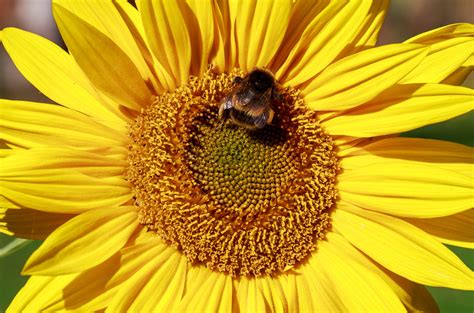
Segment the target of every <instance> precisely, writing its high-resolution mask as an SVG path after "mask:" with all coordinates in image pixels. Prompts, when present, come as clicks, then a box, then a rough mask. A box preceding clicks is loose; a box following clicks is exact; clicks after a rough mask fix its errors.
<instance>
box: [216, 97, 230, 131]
mask: <svg viewBox="0 0 474 313" xmlns="http://www.w3.org/2000/svg"><path fill="white" fill-rule="evenodd" d="M231 108H232V98H231V97H230V96H227V97H226V98H225V99H224V101H223V102H222V103H221V106H220V107H219V119H220V120H222V122H221V123H220V124H219V127H222V125H224V123H225V122H226V121H227V119H229V116H230V109H231Z"/></svg>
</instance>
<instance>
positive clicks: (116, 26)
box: [54, 0, 162, 91]
mask: <svg viewBox="0 0 474 313" xmlns="http://www.w3.org/2000/svg"><path fill="white" fill-rule="evenodd" d="M54 3H55V6H57V7H62V8H64V9H66V10H67V11H69V12H70V13H72V14H74V15H76V16H77V17H78V18H80V19H81V20H83V21H84V22H86V23H88V24H90V25H91V26H92V27H94V28H95V29H97V30H99V31H100V32H101V33H102V34H104V35H106V36H107V37H108V38H110V39H112V41H113V42H114V43H115V44H117V46H119V47H120V49H121V50H122V51H123V52H124V53H125V54H126V55H127V56H128V57H129V59H130V60H131V61H132V62H133V63H134V64H135V66H136V67H137V69H138V71H139V72H140V75H141V77H143V80H145V81H149V82H151V83H152V84H153V86H154V87H155V91H159V90H162V87H161V86H160V85H159V83H158V82H157V79H156V77H155V76H154V75H153V74H152V71H151V68H150V67H149V64H147V63H146V60H145V57H146V55H147V54H148V53H149V52H148V51H147V47H146V46H145V45H143V41H144V38H143V33H142V32H140V31H135V30H137V29H136V28H135V25H137V24H136V23H133V20H131V19H132V18H133V17H132V15H135V14H136V15H137V16H136V18H138V17H139V16H138V11H137V10H136V9H135V8H133V6H132V5H131V4H129V3H127V2H126V1H124V0H118V1H116V2H115V3H114V2H112V1H102V0H88V1H83V0H82V1H81V0H79V1H78V0H54ZM133 11H135V12H133ZM130 22H132V23H130ZM134 28H135V29H134ZM65 41H66V45H68V46H69V42H68V41H67V40H66V38H65ZM72 44H74V43H72ZM142 53H143V54H142Z"/></svg>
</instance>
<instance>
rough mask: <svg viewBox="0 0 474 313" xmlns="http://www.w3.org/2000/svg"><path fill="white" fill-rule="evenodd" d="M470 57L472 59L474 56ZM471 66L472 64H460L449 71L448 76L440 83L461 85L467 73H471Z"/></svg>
mask: <svg viewBox="0 0 474 313" xmlns="http://www.w3.org/2000/svg"><path fill="white" fill-rule="evenodd" d="M471 59H474V57H472V56H471ZM473 68H474V66H462V67H461V68H459V69H457V70H456V71H454V72H453V73H451V74H450V75H449V76H448V77H446V78H445V79H444V80H443V81H442V83H443V84H447V85H455V86H458V85H462V83H463V82H464V81H465V80H466V78H467V77H468V76H469V74H471V73H472V69H473Z"/></svg>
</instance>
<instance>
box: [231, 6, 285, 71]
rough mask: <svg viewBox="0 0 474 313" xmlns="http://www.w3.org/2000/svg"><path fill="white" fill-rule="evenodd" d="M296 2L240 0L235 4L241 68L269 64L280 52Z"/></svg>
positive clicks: (246, 68)
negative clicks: (278, 51)
mask: <svg viewBox="0 0 474 313" xmlns="http://www.w3.org/2000/svg"><path fill="white" fill-rule="evenodd" d="M292 6H293V2H292V1H289V0H279V1H255V0H251V1H238V2H237V4H236V5H235V6H233V5H232V4H231V8H235V10H236V11H235V13H234V14H235V15H236V17H237V18H236V21H235V23H236V25H235V31H236V33H235V34H236V41H237V48H238V52H237V56H238V62H239V66H240V68H241V69H243V70H244V71H250V70H251V69H252V68H253V67H256V66H257V67H266V66H267V65H268V64H269V63H270V61H271V59H272V58H273V56H274V55H275V53H276V52H277V50H278V48H279V46H280V44H281V42H282V40H283V36H284V35H285V30H286V28H287V26H288V22H289V20H290V13H291V8H292Z"/></svg>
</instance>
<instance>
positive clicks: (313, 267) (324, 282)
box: [287, 252, 349, 312]
mask: <svg viewBox="0 0 474 313" xmlns="http://www.w3.org/2000/svg"><path fill="white" fill-rule="evenodd" d="M316 254H317V252H315V253H314V254H313V255H312V256H311V258H310V259H309V262H308V264H305V265H303V266H302V267H301V275H293V276H294V279H295V283H296V284H297V285H299V286H303V287H302V288H298V290H301V291H300V293H302V292H304V291H306V292H309V294H307V295H306V296H305V297H304V298H306V300H304V301H307V302H313V304H309V303H308V304H305V305H303V306H306V307H310V306H311V305H314V308H315V311H316V312H331V311H334V312H348V311H349V310H348V309H347V308H346V307H345V306H344V303H343V301H342V299H341V298H339V295H337V294H336V293H335V292H333V290H332V289H331V288H328V286H331V284H332V282H331V280H330V278H329V277H327V276H326V275H325V273H323V271H322V270H321V267H320V266H319V265H318V258H317V257H316ZM328 278H329V279H328ZM305 285H306V286H308V287H307V288H304V286H305ZM287 297H288V296H287ZM297 299H298V301H293V298H289V306H290V307H293V304H292V303H293V302H296V303H298V302H300V300H299V299H303V294H301V295H300V296H297ZM298 306H299V304H298ZM290 312H294V308H293V310H290Z"/></svg>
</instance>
